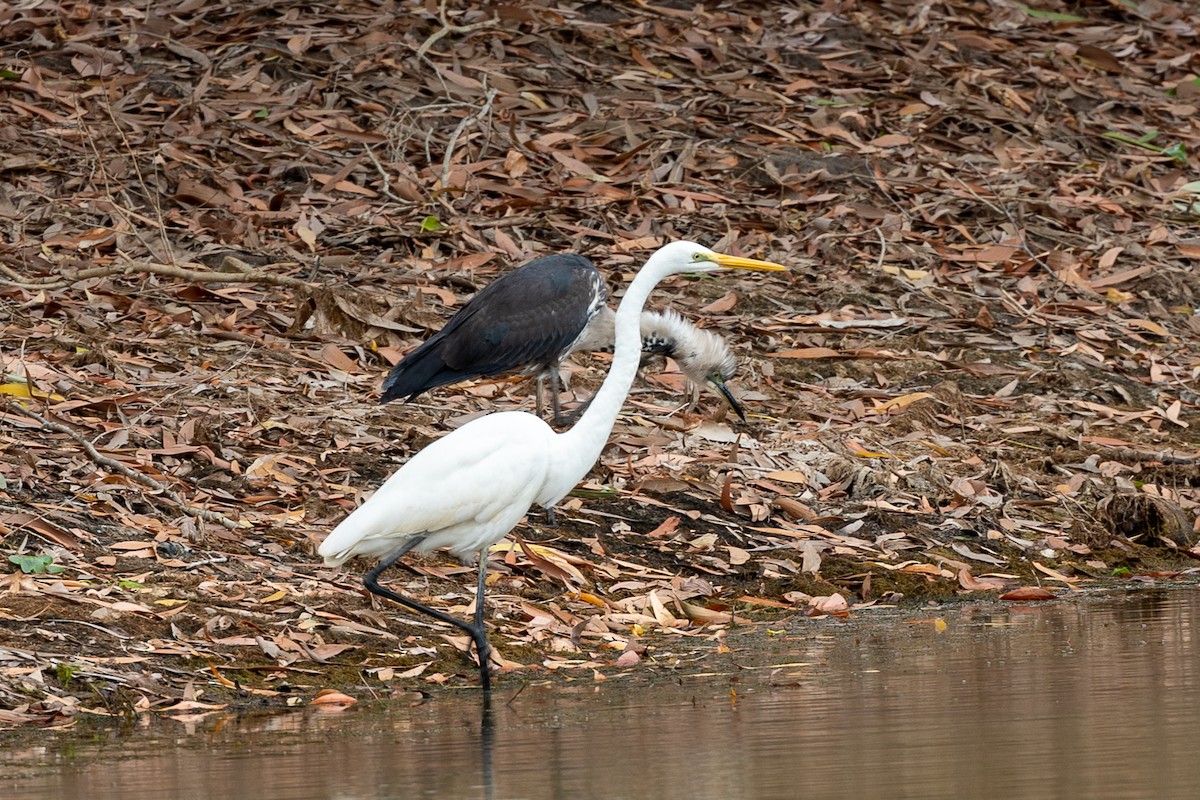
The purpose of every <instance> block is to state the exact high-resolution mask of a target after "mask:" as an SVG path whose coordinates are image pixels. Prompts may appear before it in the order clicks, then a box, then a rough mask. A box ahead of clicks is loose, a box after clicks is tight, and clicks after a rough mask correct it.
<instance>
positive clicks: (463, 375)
mask: <svg viewBox="0 0 1200 800" xmlns="http://www.w3.org/2000/svg"><path fill="white" fill-rule="evenodd" d="M606 295H607V292H606V290H605V287H604V281H603V279H602V278H601V277H600V273H599V272H598V271H597V270H596V267H595V266H594V265H593V264H592V262H591V261H589V260H587V259H586V258H583V257H582V256H578V255H573V254H566V255H552V256H544V257H542V258H538V259H534V260H533V261H530V262H529V263H527V264H525V265H523V266H521V267H519V268H517V269H515V270H513V271H512V272H509V273H507V274H505V275H503V276H501V277H500V278H498V279H497V280H495V281H493V282H492V283H490V284H488V285H487V286H485V287H484V288H483V289H481V290H480V291H479V293H478V294H476V295H475V296H474V297H472V298H471V300H470V302H468V303H467V304H466V305H465V306H463V307H462V308H461V309H460V310H459V311H458V313H457V314H455V315H454V316H453V317H451V318H450V321H449V322H448V323H446V327H444V328H442V329H441V330H440V331H438V332H437V333H436V334H434V335H433V336H431V337H430V338H429V339H428V340H426V341H425V343H424V344H422V345H421V346H420V347H418V348H417V349H416V350H414V351H412V352H411V353H409V354H408V356H406V357H405V358H404V360H403V361H401V362H400V363H399V364H397V365H396V366H395V367H393V368H392V371H391V373H390V374H389V375H388V377H387V379H386V380H385V381H384V384H383V397H382V401H383V402H385V403H386V402H388V401H389V400H394V399H396V398H397V397H407V398H408V399H410V400H411V399H412V398H413V397H415V396H416V395H418V394H420V393H421V392H424V391H426V390H428V389H432V388H434V387H436V386H444V385H445V384H448V383H455V382H457V381H461V380H466V379H468V378H478V377H484V376H493V375H502V374H504V373H506V372H511V371H513V370H516V369H520V368H523V367H533V368H535V369H544V368H545V367H546V366H548V365H549V364H551V363H554V362H556V361H557V360H558V359H559V358H560V356H561V355H562V354H564V353H565V352H566V351H567V350H568V348H569V347H570V346H571V344H572V343H573V342H574V341H575V340H576V339H577V338H578V337H579V335H580V333H581V332H582V331H583V329H584V327H585V326H586V325H587V323H588V321H589V320H590V319H591V318H592V317H593V316H594V315H595V314H596V312H597V311H598V310H599V309H600V307H601V306H603V305H604V301H605V299H606Z"/></svg>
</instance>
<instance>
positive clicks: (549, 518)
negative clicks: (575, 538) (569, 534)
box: [546, 506, 558, 528]
mask: <svg viewBox="0 0 1200 800" xmlns="http://www.w3.org/2000/svg"><path fill="white" fill-rule="evenodd" d="M546 522H547V524H549V526H550V527H551V528H557V527H558V520H557V519H555V518H554V506H550V507H549V508H547V509H546Z"/></svg>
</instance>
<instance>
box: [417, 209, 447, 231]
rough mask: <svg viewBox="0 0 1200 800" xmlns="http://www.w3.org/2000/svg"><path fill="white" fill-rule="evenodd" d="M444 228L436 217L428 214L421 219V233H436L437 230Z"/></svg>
mask: <svg viewBox="0 0 1200 800" xmlns="http://www.w3.org/2000/svg"><path fill="white" fill-rule="evenodd" d="M444 230H446V226H445V225H443V224H442V221H441V220H440V219H438V218H437V217H435V216H433V215H432V214H430V215H429V216H428V217H426V218H425V219H423V220H421V233H437V232H438V231H444Z"/></svg>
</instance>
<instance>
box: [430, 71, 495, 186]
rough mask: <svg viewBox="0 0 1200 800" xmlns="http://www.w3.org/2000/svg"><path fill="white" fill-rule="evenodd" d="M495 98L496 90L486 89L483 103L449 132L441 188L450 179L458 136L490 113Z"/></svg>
mask: <svg viewBox="0 0 1200 800" xmlns="http://www.w3.org/2000/svg"><path fill="white" fill-rule="evenodd" d="M495 99H496V90H495V89H488V92H487V97H485V98H484V101H483V105H482V106H480V107H479V109H478V110H477V111H476V112H475V113H473V114H468V115H467V116H465V117H463V118H462V121H461V122H459V123H458V127H456V128H455V129H454V133H452V134H450V140H449V141H448V142H446V155H445V156H444V157H443V158H442V187H443V188H445V186H446V185H447V184H448V183H449V181H450V162H451V160H452V159H453V158H454V145H455V144H457V143H458V137H459V136H460V135H462V132H463V131H464V130H466V127H467V126H468V125H470V124H471V123H473V122H477V121H478V120H481V119H483V118H484V117H485V116H487V115H488V114H490V113H491V111H492V103H493V102H494V101H495Z"/></svg>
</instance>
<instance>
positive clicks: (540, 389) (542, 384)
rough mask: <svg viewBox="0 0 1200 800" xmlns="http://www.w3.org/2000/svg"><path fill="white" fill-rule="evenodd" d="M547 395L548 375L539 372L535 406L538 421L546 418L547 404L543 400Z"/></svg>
mask: <svg viewBox="0 0 1200 800" xmlns="http://www.w3.org/2000/svg"><path fill="white" fill-rule="evenodd" d="M545 393H546V373H544V372H539V373H538V376H537V394H535V395H534V400H533V402H534V404H535V406H534V407H535V408H536V409H537V415H538V419H545V418H546V403H545V402H544V401H543V400H542V395H543V394H545Z"/></svg>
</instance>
